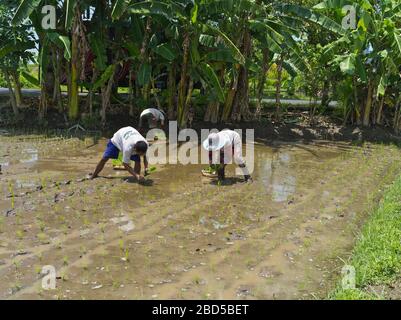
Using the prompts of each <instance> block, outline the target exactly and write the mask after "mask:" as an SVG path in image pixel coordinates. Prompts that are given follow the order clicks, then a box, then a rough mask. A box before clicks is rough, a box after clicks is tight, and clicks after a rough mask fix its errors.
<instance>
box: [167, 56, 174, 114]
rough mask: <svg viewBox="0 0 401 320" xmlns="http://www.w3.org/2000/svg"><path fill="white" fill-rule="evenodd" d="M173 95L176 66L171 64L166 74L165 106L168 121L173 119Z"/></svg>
mask: <svg viewBox="0 0 401 320" xmlns="http://www.w3.org/2000/svg"><path fill="white" fill-rule="evenodd" d="M175 93H176V66H175V63H173V64H172V65H171V67H170V70H169V72H168V85H167V105H168V117H169V119H174V118H175V112H176V111H175Z"/></svg>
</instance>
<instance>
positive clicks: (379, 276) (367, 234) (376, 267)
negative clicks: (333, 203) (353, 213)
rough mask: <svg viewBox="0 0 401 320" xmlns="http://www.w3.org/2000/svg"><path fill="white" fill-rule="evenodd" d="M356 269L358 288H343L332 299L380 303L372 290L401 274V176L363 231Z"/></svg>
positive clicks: (353, 262)
mask: <svg viewBox="0 0 401 320" xmlns="http://www.w3.org/2000/svg"><path fill="white" fill-rule="evenodd" d="M349 264H350V265H352V266H353V267H355V271H356V288H355V289H352V290H350V289H342V288H341V285H339V286H338V288H337V289H336V290H335V291H334V292H333V293H332V294H331V296H330V298H332V299H340V300H361V299H363V300H365V299H381V298H385V297H380V296H377V295H374V294H373V293H371V292H369V289H368V288H369V286H372V285H373V286H375V285H388V284H391V283H392V282H394V281H395V280H397V278H398V280H399V277H400V272H401V176H400V177H398V178H397V180H396V181H395V182H394V183H393V184H392V185H391V186H390V187H389V188H388V190H387V191H386V192H385V195H384V197H383V199H382V201H381V202H380V204H379V206H378V207H377V208H376V209H375V210H374V211H373V213H372V214H371V216H370V218H369V220H368V222H367V223H366V224H365V226H364V227H363V229H362V232H361V234H360V236H359V238H358V240H357V243H356V245H355V248H354V250H353V254H352V257H351V259H350V262H349Z"/></svg>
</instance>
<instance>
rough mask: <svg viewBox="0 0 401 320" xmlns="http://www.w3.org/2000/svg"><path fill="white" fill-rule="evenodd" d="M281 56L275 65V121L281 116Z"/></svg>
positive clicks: (282, 59)
mask: <svg viewBox="0 0 401 320" xmlns="http://www.w3.org/2000/svg"><path fill="white" fill-rule="evenodd" d="M283 62H284V58H283V55H281V56H280V60H279V61H278V63H277V81H276V119H277V120H278V119H280V114H281V87H282V78H283Z"/></svg>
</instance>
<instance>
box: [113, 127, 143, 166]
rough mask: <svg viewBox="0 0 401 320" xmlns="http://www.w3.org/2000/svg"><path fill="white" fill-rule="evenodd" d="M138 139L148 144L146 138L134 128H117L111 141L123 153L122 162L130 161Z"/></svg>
mask: <svg viewBox="0 0 401 320" xmlns="http://www.w3.org/2000/svg"><path fill="white" fill-rule="evenodd" d="M139 141H145V142H146V144H147V145H148V146H149V143H148V142H147V141H146V139H145V138H144V137H143V136H142V135H141V134H140V133H139V132H138V131H137V130H136V129H134V128H132V127H125V128H122V129H120V130H118V131H117V132H116V133H115V134H114V136H113V138H111V142H112V143H113V144H114V145H115V146H116V147H117V148H118V150H120V151H121V152H122V153H123V162H124V163H130V162H131V156H132V155H133V153H134V152H135V151H134V147H135V144H136V143H137V142H139Z"/></svg>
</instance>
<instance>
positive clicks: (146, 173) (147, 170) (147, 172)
mask: <svg viewBox="0 0 401 320" xmlns="http://www.w3.org/2000/svg"><path fill="white" fill-rule="evenodd" d="M148 175H149V169H148V168H146V169H145V177H146V176H148Z"/></svg>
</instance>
